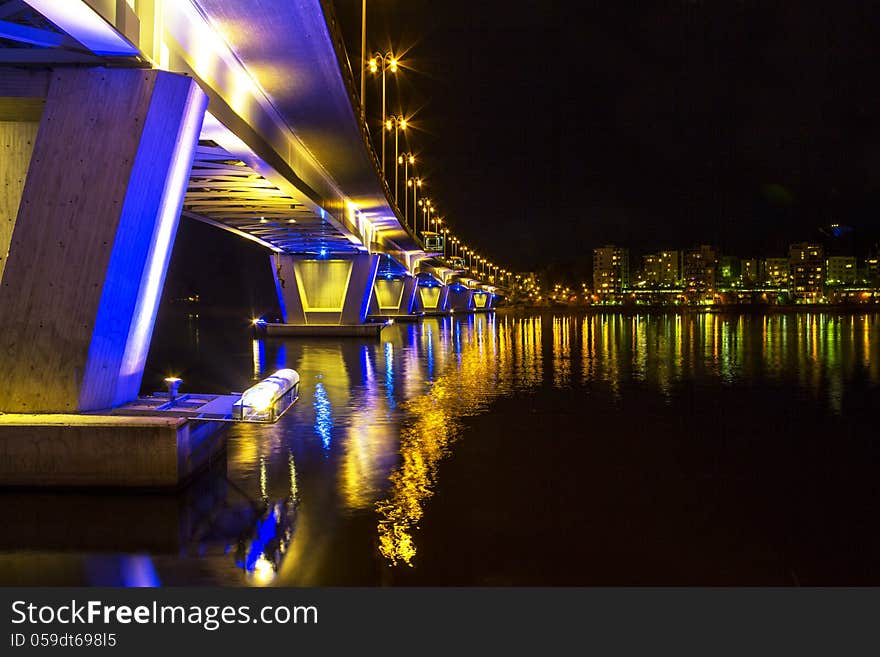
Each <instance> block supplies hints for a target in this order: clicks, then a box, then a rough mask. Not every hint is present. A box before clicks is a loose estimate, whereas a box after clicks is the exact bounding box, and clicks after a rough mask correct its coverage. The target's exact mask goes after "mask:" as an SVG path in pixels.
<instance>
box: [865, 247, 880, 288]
mask: <svg viewBox="0 0 880 657" xmlns="http://www.w3.org/2000/svg"><path fill="white" fill-rule="evenodd" d="M865 277H866V278H867V279H868V282H869V283H870V284H871V285H873V286H874V287H878V286H880V244H878V245H877V246H875V247H874V248H873V249H872V250H871V253H870V254H869V255H868V257H867V259H866V260H865Z"/></svg>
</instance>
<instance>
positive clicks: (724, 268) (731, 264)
mask: <svg viewBox="0 0 880 657" xmlns="http://www.w3.org/2000/svg"><path fill="white" fill-rule="evenodd" d="M741 271H742V268H741V263H740V259H739V258H737V257H736V256H721V257H720V258H719V259H718V277H717V278H718V280H717V283H718V285H723V286H724V287H730V286H732V285H736V284H738V283H739V281H740V272H741Z"/></svg>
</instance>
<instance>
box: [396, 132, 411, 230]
mask: <svg viewBox="0 0 880 657" xmlns="http://www.w3.org/2000/svg"><path fill="white" fill-rule="evenodd" d="M395 150H396V148H395ZM415 163H416V156H415V155H413V154H412V153H401V154H400V155H398V156H397V166H398V168H399V167H400V165H401V164H402V165H403V180H404V183H405V184H406V186H407V187H409V186H411V185H412V182H411V181H410V179H409V165H410V164H415ZM394 202H395V203H397V204H398V205H397V207H398V209H400V203H399V201H398V200H397V169H395V170H394ZM407 215H409V192H407V191H406V188H404V190H403V222H404V223H406V222H407V221H409V217H408V216H407Z"/></svg>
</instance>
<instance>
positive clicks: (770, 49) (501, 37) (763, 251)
mask: <svg viewBox="0 0 880 657" xmlns="http://www.w3.org/2000/svg"><path fill="white" fill-rule="evenodd" d="M869 4H870V3H861V2H847V3H827V2H826V3H811V2H760V3H759V2H742V1H735V0H730V1H727V2H721V1H718V2H708V1H706V2H700V1H696V0H694V1H687V2H682V1H680V0H679V1H674V2H648V1H646V0H639V1H638V2H627V1H623V0H616V1H615V2H602V3H599V2H568V1H562V0H555V1H554V0H540V1H535V2H509V1H501V0H494V1H486V0H483V1H480V0H471V1H465V0H442V2H441V1H437V0H434V1H428V0H406V2H403V1H401V0H369V1H368V5H369V10H368V12H369V14H368V42H369V50H370V51H375V50H377V49H378V50H383V51H387V50H389V49H392V48H393V50H394V51H395V52H400V53H401V58H402V61H403V62H404V64H405V66H406V67H407V69H408V70H406V71H405V72H404V74H403V75H400V77H399V78H398V80H399V90H396V89H395V87H394V84H392V85H391V86H390V87H389V110H390V111H392V112H398V111H401V112H402V113H404V114H407V115H410V114H414V119H413V120H414V124H415V127H416V128H417V129H416V130H412V131H410V136H411V139H412V141H411V147H412V149H413V150H415V151H416V152H417V153H419V155H420V158H421V162H422V165H421V166H420V169H419V174H420V175H422V176H424V177H426V178H428V179H429V180H430V188H429V190H428V191H427V192H426V193H427V194H428V195H429V196H430V197H431V198H432V199H433V200H434V202H435V204H436V205H437V206H438V207H439V210H440V213H441V214H442V215H444V216H445V217H446V218H447V219H448V222H449V224H450V225H451V226H452V228H453V231H454V232H455V234H457V235H459V236H460V237H461V238H462V239H463V240H464V241H465V242H466V243H468V244H470V245H472V246H474V247H475V248H476V249H477V250H478V252H480V253H481V254H484V255H486V256H487V257H489V258H490V259H493V260H494V261H495V262H497V263H498V264H500V265H502V266H509V267H512V268H514V269H518V270H522V269H540V268H543V267H544V266H546V265H548V264H552V263H556V264H557V265H559V264H562V265H564V266H576V267H578V268H584V267H588V263H589V261H590V259H591V253H590V250H591V249H592V248H593V247H594V246H597V245H600V244H604V243H617V244H621V245H624V246H629V247H630V248H631V249H632V251H633V255H634V256H636V257H637V256H638V255H639V254H641V253H645V252H648V251H653V250H658V249H661V248H681V247H688V246H692V245H696V244H699V243H711V244H715V245H717V246H719V247H720V248H721V250H722V252H723V253H728V254H733V255H740V256H761V255H783V254H784V252H785V251H786V249H787V245H788V244H789V243H791V242H794V241H799V240H804V239H820V238H821V234H820V232H819V227H821V226H823V225H827V224H829V223H833V222H834V223H841V224H846V225H850V226H853V227H854V228H855V232H854V236H855V238H856V239H855V245H856V248H857V252H858V253H861V252H863V251H864V250H865V249H866V248H867V247H868V246H869V245H870V244H873V243H874V242H875V241H876V240H877V239H878V237H880V235H878V225H880V222H878V214H877V206H878V201H880V127H878V126H880V123H878V115H880V102H878V101H880V85H878V82H877V80H878V77H880V65H878V63H880V38H878V37H880V6H877V5H875V6H874V7H868V6H867V5H869ZM335 5H336V11H337V15H338V17H339V20H340V23H341V25H342V28H343V31H344V33H345V37H346V41H347V43H348V50H349V57H350V59H351V61H352V65H353V66H354V67H355V68H356V67H357V61H358V58H359V53H360V7H361V2H360V0H336V3H335ZM367 106H368V112H369V114H370V116H371V118H372V120H373V126H374V131H375V130H378V126H377V123H378V119H377V116H378V111H379V96H378V87H377V86H376V84H375V81H374V80H369V81H368V87H367ZM191 223H192V222H189V221H184V222H182V228H181V232H180V235H179V239H178V246H177V247H176V250H175V259H178V258H180V257H183V256H178V255H177V253H178V252H180V251H182V250H183V251H185V250H186V249H196V250H198V252H199V254H200V255H202V256H206V257H207V258H214V259H215V260H217V262H206V263H205V266H204V267H203V268H199V269H198V270H196V271H187V268H184V267H178V268H176V270H177V271H176V272H175V268H174V267H173V268H172V272H171V274H170V278H169V282H170V283H171V284H172V286H173V288H174V289H177V290H183V289H185V288H188V287H189V288H193V287H194V288H199V287H202V288H204V287H206V281H208V282H209V281H211V280H214V279H215V278H216V277H217V276H220V277H223V276H224V275H225V274H224V272H233V271H236V270H238V271H242V268H243V269H244V270H247V269H248V266H247V265H248V263H251V262H259V263H263V262H264V258H265V256H264V255H263V253H262V252H261V251H260V250H259V249H258V248H256V247H253V246H251V245H248V244H245V242H244V241H243V240H238V239H237V238H234V237H231V236H229V235H227V234H222V235H221V234H220V233H222V231H217V230H215V229H210V228H208V227H194V226H192V225H191ZM231 240H234V241H231ZM214 253H218V254H222V255H217V256H216V257H215V256H214V255H213V254H214ZM202 259H203V260H204V259H205V258H204V257H203V258H202ZM259 266H260V267H261V268H265V269H267V270H268V266H267V265H264V264H260V265H259ZM189 269H190V270H191V269H192V268H189ZM185 271H187V273H186V275H185V276H184V277H183V278H181V276H179V275H178V274H179V273H182V272H185ZM264 274H265V276H268V274H267V273H266V272H264ZM265 276H264V275H263V274H260V275H258V276H257V278H256V279H254V280H250V277H249V275H245V279H244V280H243V282H242V284H241V287H242V290H243V291H239V290H235V292H234V293H235V294H238V295H242V294H243V295H245V296H251V297H253V296H254V294H255V293H254V292H253V290H254V289H256V288H259V290H260V291H259V293H258V294H256V296H257V297H259V298H258V299H257V300H256V301H255V302H254V303H257V304H259V303H261V302H262V301H261V299H262V297H263V292H262V288H263V287H264V286H265V285H266V284H267V283H266V281H265V280H263V279H264V278H265ZM268 285H269V286H270V287H269V295H270V296H271V280H269V283H268Z"/></svg>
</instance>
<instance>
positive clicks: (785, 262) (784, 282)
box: [763, 258, 791, 287]
mask: <svg viewBox="0 0 880 657" xmlns="http://www.w3.org/2000/svg"><path fill="white" fill-rule="evenodd" d="M763 269H764V272H763V282H764V283H765V284H767V285H772V286H773V287H788V280H789V276H790V273H791V272H790V269H791V263H790V262H789V259H788V258H764V267H763Z"/></svg>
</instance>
